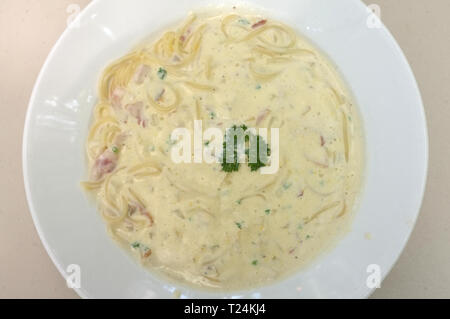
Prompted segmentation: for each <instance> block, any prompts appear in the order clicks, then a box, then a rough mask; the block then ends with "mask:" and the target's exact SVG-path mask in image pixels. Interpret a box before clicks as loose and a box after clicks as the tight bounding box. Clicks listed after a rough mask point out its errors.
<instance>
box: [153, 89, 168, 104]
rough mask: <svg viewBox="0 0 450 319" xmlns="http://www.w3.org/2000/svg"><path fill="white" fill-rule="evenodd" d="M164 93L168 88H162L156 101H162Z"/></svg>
mask: <svg viewBox="0 0 450 319" xmlns="http://www.w3.org/2000/svg"><path fill="white" fill-rule="evenodd" d="M164 93H166V89H162V91H161V93H159V94H158V96H157V97H156V99H155V101H156V102H159V101H161V99H162V97H163V96H164Z"/></svg>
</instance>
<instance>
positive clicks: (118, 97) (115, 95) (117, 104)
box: [110, 87, 127, 109]
mask: <svg viewBox="0 0 450 319" xmlns="http://www.w3.org/2000/svg"><path fill="white" fill-rule="evenodd" d="M126 93H127V91H126V90H125V89H123V88H120V87H119V88H115V89H114V90H113V92H112V94H111V98H110V99H111V105H112V107H113V108H115V109H121V108H122V98H123V97H124V96H125V94H126Z"/></svg>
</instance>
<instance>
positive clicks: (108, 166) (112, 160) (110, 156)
mask: <svg viewBox="0 0 450 319" xmlns="http://www.w3.org/2000/svg"><path fill="white" fill-rule="evenodd" d="M117 159H118V157H117V154H116V153H114V152H113V151H112V150H110V149H107V150H105V151H104V152H103V153H102V154H101V155H100V156H99V157H98V158H97V160H96V161H95V164H94V167H93V170H92V179H93V180H95V181H98V180H100V179H102V178H103V176H105V175H106V174H109V173H111V172H112V171H113V170H114V169H115V168H116V165H117Z"/></svg>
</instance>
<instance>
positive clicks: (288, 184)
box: [283, 182, 292, 190]
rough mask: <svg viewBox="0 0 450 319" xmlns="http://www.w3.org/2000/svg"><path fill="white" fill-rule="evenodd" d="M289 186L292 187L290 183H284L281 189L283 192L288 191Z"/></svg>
mask: <svg viewBox="0 0 450 319" xmlns="http://www.w3.org/2000/svg"><path fill="white" fill-rule="evenodd" d="M291 186H292V183H288V182H285V183H284V184H283V189H284V190H288V189H289V188H290V187H291Z"/></svg>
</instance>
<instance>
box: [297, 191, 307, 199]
mask: <svg viewBox="0 0 450 319" xmlns="http://www.w3.org/2000/svg"><path fill="white" fill-rule="evenodd" d="M304 194H305V191H304V190H303V189H302V190H301V191H300V192H298V195H297V197H298V198H300V197H303V195H304Z"/></svg>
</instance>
